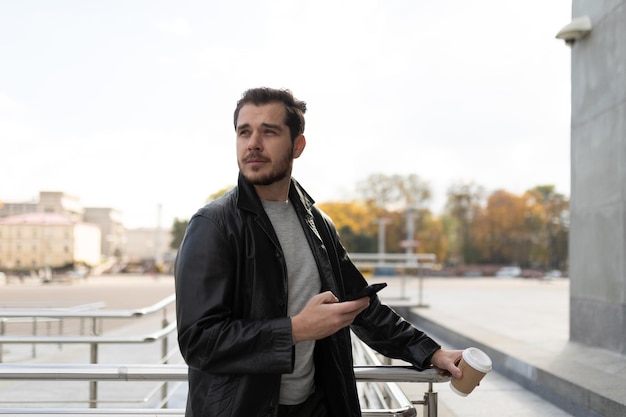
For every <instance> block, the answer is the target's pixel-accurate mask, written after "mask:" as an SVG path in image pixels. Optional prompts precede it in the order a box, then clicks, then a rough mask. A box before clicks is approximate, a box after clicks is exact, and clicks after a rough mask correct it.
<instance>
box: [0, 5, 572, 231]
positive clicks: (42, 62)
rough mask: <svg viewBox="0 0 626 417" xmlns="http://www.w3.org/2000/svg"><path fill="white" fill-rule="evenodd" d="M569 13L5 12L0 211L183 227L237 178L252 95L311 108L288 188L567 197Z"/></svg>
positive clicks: (374, 9)
mask: <svg viewBox="0 0 626 417" xmlns="http://www.w3.org/2000/svg"><path fill="white" fill-rule="evenodd" d="M570 20H571V0H568V1H565V0H551V1H546V0H526V1H512V0H477V1H467V0H439V1H426V0H355V1H340V0H310V1H309V0H307V1H296V0H281V1H270V0H261V1H253V0H244V1H237V0H234V1H230V0H229V1H226V0H224V1H207V0H203V1H201V0H196V1H173V0H172V1H164V0H162V1H158V0H133V1H126V0H124V1H122V0H107V1H96V0H92V1H89V0H75V1H68V0H55V1H49V0H39V1H34V0H2V1H0V62H1V63H0V166H1V167H2V168H1V171H0V178H1V179H0V201H6V202H22V201H35V200H37V198H38V195H39V192H40V191H63V192H66V193H69V194H72V195H75V196H77V197H79V198H80V200H81V202H82V204H83V205H85V206H98V207H113V208H117V209H119V210H121V211H122V212H123V213H124V223H125V225H126V226H127V227H140V226H147V227H154V226H156V224H157V219H158V209H157V207H158V206H159V205H161V206H162V212H161V213H162V215H161V224H163V225H169V224H171V221H172V219H173V218H174V217H178V218H181V219H187V218H189V217H190V216H191V215H192V214H193V213H194V212H195V211H196V209H197V208H199V207H200V206H202V205H203V204H204V202H205V200H206V199H207V197H208V196H209V195H210V194H212V193H214V192H216V191H218V190H220V189H222V188H224V187H226V186H229V185H232V184H235V182H236V177H237V164H236V158H235V134H234V129H233V121H232V113H233V110H234V107H235V103H236V101H237V100H238V99H239V97H240V96H241V93H242V92H243V91H244V90H246V89H247V88H250V87H258V86H269V87H277V88H289V89H291V90H292V91H293V92H294V94H295V95H296V97H298V98H300V99H302V100H305V101H306V102H307V104H308V111H307V126H306V131H305V136H306V138H307V148H306V150H305V152H304V154H303V155H302V157H301V158H300V159H298V160H296V162H295V166H294V177H295V178H296V179H298V180H299V181H300V182H301V183H302V184H303V185H304V187H305V188H306V189H307V190H308V191H309V193H311V194H312V196H313V197H314V198H315V199H316V200H317V201H318V202H325V201H338V200H349V199H351V198H354V197H355V192H354V189H355V185H356V184H357V183H358V182H359V181H361V180H363V179H365V178H366V177H367V176H369V175H370V174H372V173H383V174H388V175H392V174H400V175H408V174H417V175H418V176H419V177H420V178H421V179H422V180H424V181H426V182H428V183H429V184H430V186H431V188H432V190H433V193H434V199H433V204H432V209H433V211H435V212H440V210H441V208H442V206H443V204H444V202H445V194H446V190H447V189H448V187H449V186H450V185H452V184H454V183H458V182H461V181H463V182H474V183H476V184H478V185H481V186H483V187H485V188H486V189H487V190H488V191H493V190H496V189H505V190H508V191H510V192H513V193H519V194H521V193H522V192H524V191H525V190H527V189H529V188H532V187H535V186H537V185H545V184H552V185H555V186H556V189H557V191H558V192H561V193H563V194H566V195H569V192H570V50H569V48H568V47H566V46H565V45H564V43H563V42H562V41H559V40H557V39H555V35H556V33H557V32H558V30H559V29H561V27H563V26H564V25H566V24H567V23H568V22H569V21H570Z"/></svg>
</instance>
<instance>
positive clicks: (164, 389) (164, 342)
mask: <svg viewBox="0 0 626 417" xmlns="http://www.w3.org/2000/svg"><path fill="white" fill-rule="evenodd" d="M168 325H169V322H168V320H167V308H165V307H164V308H163V320H162V321H161V327H162V328H166V327H167V326H168ZM167 339H168V335H165V337H163V339H162V341H161V358H163V363H167V362H168V345H167ZM166 398H167V381H165V382H164V383H163V386H162V387H161V401H165V399H166ZM162 408H168V406H167V401H165V402H164V403H163V405H162Z"/></svg>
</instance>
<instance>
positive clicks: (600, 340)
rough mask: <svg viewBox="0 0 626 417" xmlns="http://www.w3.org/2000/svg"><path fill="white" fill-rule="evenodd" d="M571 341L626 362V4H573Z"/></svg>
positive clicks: (587, 0) (613, 0)
mask: <svg viewBox="0 0 626 417" xmlns="http://www.w3.org/2000/svg"><path fill="white" fill-rule="evenodd" d="M572 6H573V7H572V16H573V17H579V16H585V15H586V16H589V17H590V19H591V22H592V25H593V29H592V31H591V34H590V35H588V36H587V37H585V38H583V39H581V40H579V41H577V42H576V43H575V44H574V45H573V46H572V52H571V53H572V73H571V82H572V124H571V127H572V131H571V136H572V137H571V144H572V147H571V152H572V155H571V156H572V195H571V206H570V207H571V231H570V277H571V278H570V279H571V287H570V288H571V289H570V339H571V340H573V341H576V342H580V343H584V344H587V345H591V346H596V347H601V348H605V349H608V350H612V351H616V352H619V353H622V354H626V48H625V47H624V45H626V24H624V22H626V0H603V1H599V0H573V2H572Z"/></svg>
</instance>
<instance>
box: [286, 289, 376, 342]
mask: <svg viewBox="0 0 626 417" xmlns="http://www.w3.org/2000/svg"><path fill="white" fill-rule="evenodd" d="M369 304H370V300H369V297H363V298H359V299H358V300H354V301H345V302H343V303H340V302H339V299H338V298H337V297H335V295H334V294H333V293H332V292H330V291H326V292H323V293H321V294H317V295H316V296H315V297H313V298H311V299H310V300H309V302H308V303H307V305H306V306H305V307H304V309H302V311H301V312H300V313H298V314H296V315H295V316H293V317H292V318H291V329H292V332H293V338H294V341H295V342H296V343H297V342H303V341H305V340H318V339H323V338H325V337H327V336H330V335H331V334H333V333H336V332H337V331H339V330H340V329H343V328H344V327H346V326H349V325H350V324H352V322H353V321H354V319H355V317H356V316H358V315H359V313H360V312H361V311H363V310H365V309H366V308H367V307H368V306H369Z"/></svg>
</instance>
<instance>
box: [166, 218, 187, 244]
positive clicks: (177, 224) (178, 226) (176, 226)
mask: <svg viewBox="0 0 626 417" xmlns="http://www.w3.org/2000/svg"><path fill="white" fill-rule="evenodd" d="M188 225H189V220H179V219H177V218H176V219H174V223H173V224H172V232H171V235H172V240H171V242H170V248H171V249H178V248H179V247H180V244H181V243H183V237H185V231H186V230H187V226H188Z"/></svg>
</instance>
